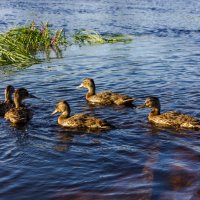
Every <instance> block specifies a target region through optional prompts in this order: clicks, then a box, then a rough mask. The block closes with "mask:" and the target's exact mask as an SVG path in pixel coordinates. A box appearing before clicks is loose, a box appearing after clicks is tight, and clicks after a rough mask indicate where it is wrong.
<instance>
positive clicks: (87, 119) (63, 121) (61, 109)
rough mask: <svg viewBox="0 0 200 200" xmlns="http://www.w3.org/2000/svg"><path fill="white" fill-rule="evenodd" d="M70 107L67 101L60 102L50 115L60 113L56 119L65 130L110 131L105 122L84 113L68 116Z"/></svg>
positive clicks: (109, 126)
mask: <svg viewBox="0 0 200 200" xmlns="http://www.w3.org/2000/svg"><path fill="white" fill-rule="evenodd" d="M70 112H71V109H70V106H69V104H68V102H67V101H65V100H62V101H59V102H58V103H57V104H56V107H55V110H54V111H53V112H52V113H51V115H55V114H56V113H62V114H61V115H60V116H59V117H58V124H59V125H61V126H63V127H66V128H81V129H87V128H89V129H104V130H105V129H110V128H112V126H111V125H110V124H109V123H108V122H107V121H105V120H102V119H100V118H96V117H93V116H90V115H87V114H84V113H79V114H75V115H73V116H70Z"/></svg>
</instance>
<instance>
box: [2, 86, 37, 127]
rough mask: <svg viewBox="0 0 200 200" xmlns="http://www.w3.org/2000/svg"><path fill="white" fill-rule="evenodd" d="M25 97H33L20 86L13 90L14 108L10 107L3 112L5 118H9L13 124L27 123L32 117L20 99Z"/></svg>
mask: <svg viewBox="0 0 200 200" xmlns="http://www.w3.org/2000/svg"><path fill="white" fill-rule="evenodd" d="M26 98H35V97H34V96H33V95H31V94H29V92H28V91H27V90H26V89H24V88H20V89H17V90H16V91H15V94H14V103H15V108H12V109H10V110H9V111H8V112H7V113H6V114H5V119H6V120H9V121H10V122H12V123H14V124H24V123H27V122H28V121H29V120H30V119H31V118H32V112H31V111H30V110H29V109H28V108H27V107H26V106H25V105H23V104H22V101H23V100H24V99H26Z"/></svg>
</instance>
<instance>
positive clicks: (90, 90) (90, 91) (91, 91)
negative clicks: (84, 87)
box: [86, 85, 95, 99]
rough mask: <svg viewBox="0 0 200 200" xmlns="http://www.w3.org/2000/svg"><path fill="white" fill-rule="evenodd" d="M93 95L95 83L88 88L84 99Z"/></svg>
mask: <svg viewBox="0 0 200 200" xmlns="http://www.w3.org/2000/svg"><path fill="white" fill-rule="evenodd" d="M93 95H95V85H93V86H91V87H89V88H88V93H87V95H86V99H87V98H89V97H91V96H93Z"/></svg>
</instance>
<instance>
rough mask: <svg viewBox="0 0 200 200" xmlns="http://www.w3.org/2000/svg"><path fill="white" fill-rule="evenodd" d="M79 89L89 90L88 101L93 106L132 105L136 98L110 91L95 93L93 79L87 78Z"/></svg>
mask: <svg viewBox="0 0 200 200" xmlns="http://www.w3.org/2000/svg"><path fill="white" fill-rule="evenodd" d="M79 87H83V88H87V89H88V93H87V95H86V100H87V101H88V102H90V103H92V104H100V105H113V104H115V105H132V102H133V101H134V100H135V98H132V97H130V96H128V95H122V94H118V93H114V92H110V91H106V92H101V93H98V94H96V93H95V83H94V80H93V79H91V78H86V79H84V80H83V82H82V84H81V85H80V86H79Z"/></svg>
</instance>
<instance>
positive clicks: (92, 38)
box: [72, 29, 133, 44]
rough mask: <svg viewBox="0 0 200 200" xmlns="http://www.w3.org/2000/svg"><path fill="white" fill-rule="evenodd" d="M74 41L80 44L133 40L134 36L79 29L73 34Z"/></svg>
mask: <svg viewBox="0 0 200 200" xmlns="http://www.w3.org/2000/svg"><path fill="white" fill-rule="evenodd" d="M72 37H73V38H74V43H78V44H104V43H117V42H131V41H132V40H133V38H132V36H126V35H122V34H102V35H100V34H99V33H98V32H96V31H94V30H83V29H82V30H79V31H77V32H76V33H75V34H74V35H73V36H72Z"/></svg>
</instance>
